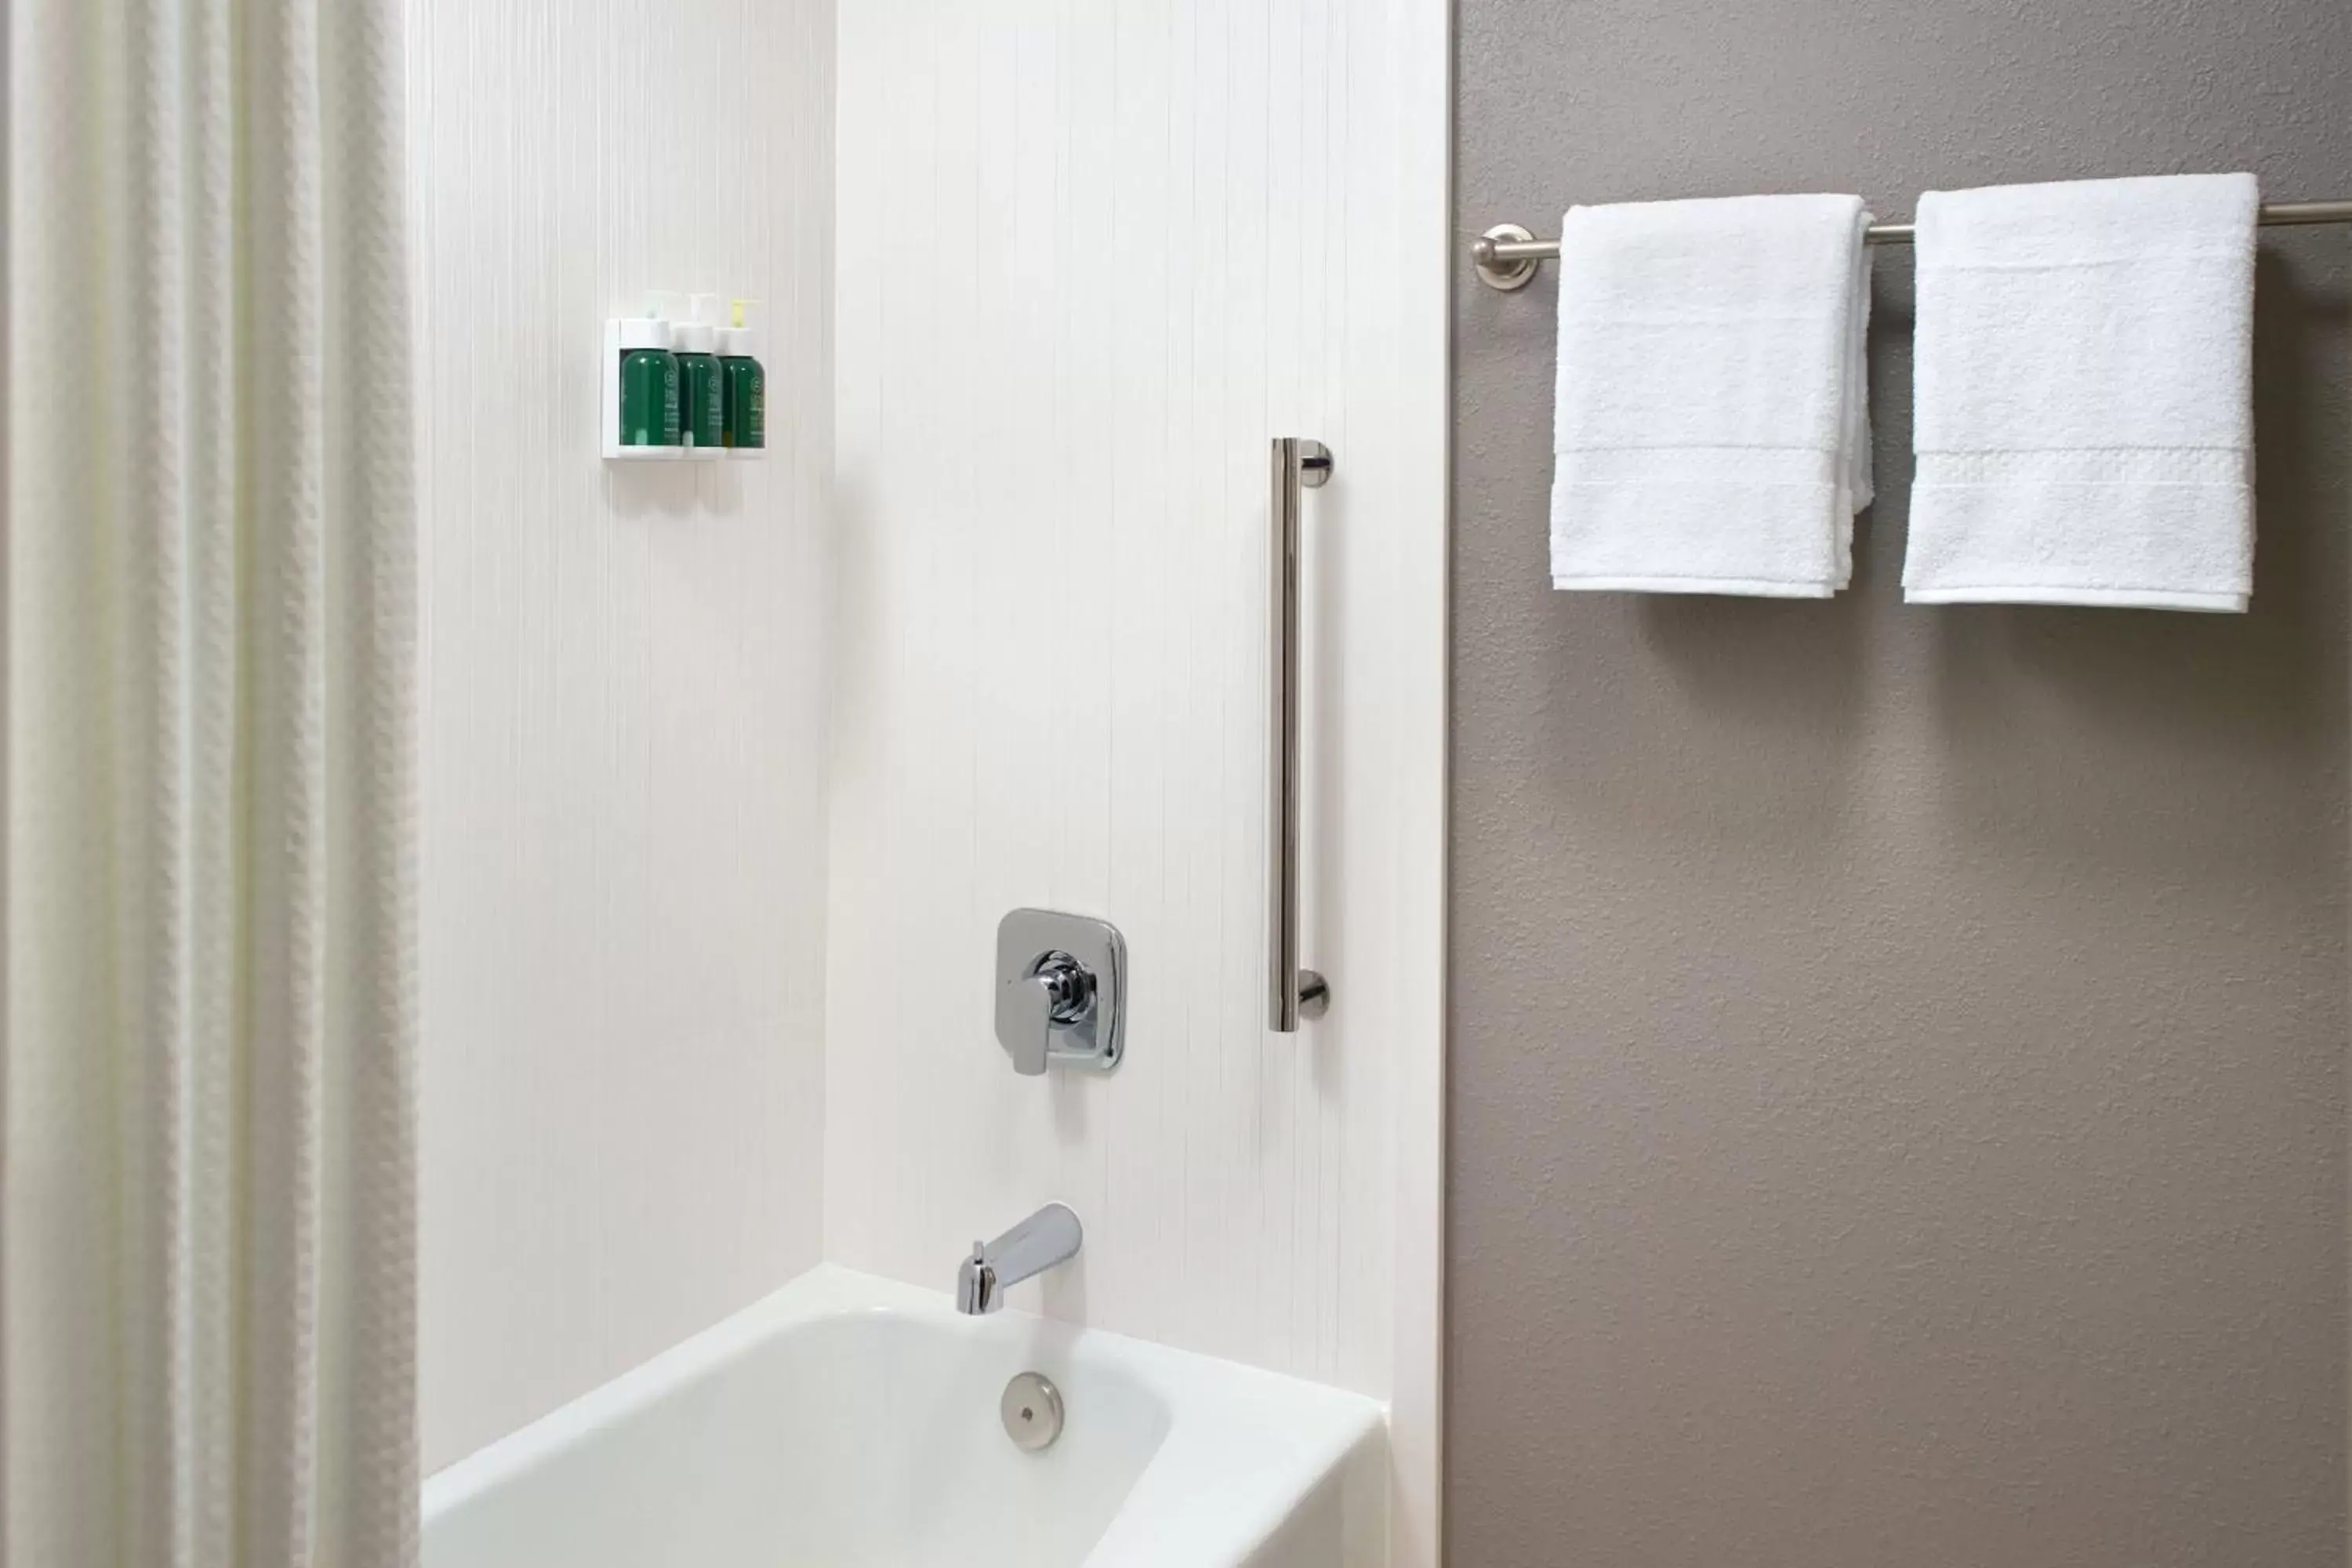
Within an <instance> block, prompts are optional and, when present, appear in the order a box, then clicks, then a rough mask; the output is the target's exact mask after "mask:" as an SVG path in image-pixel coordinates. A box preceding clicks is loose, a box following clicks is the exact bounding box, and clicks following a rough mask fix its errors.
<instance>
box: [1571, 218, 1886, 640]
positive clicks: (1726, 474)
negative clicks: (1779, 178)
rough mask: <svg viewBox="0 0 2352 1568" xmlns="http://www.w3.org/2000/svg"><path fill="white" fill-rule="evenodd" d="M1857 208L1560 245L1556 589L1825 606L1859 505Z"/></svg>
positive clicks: (1606, 228)
mask: <svg viewBox="0 0 2352 1568" xmlns="http://www.w3.org/2000/svg"><path fill="white" fill-rule="evenodd" d="M1869 226H1870V215H1869V214H1868V213H1866V212H1864V210H1863V205H1862V198H1861V197H1859V196H1843V195H1797V196H1734V197H1729V198H1727V199H1721V200H1712V201H1681V202H1642V203H1635V204H1630V205H1618V206H1598V207H1577V208H1574V209H1573V210H1571V211H1570V213H1569V215H1568V216H1567V217H1566V219H1565V220H1563V222H1562V223H1561V226H1560V244H1559V258H1560V277H1559V388H1558V395H1557V397H1556V400H1555V403H1554V411H1555V419H1556V421H1557V427H1556V431H1555V437H1554V441H1553V449H1554V451H1555V453H1556V455H1557V468H1556V470H1555V474H1554V480H1553V486H1552V510H1551V563H1552V586H1554V587H1555V588H1574V589H1586V590H1603V591H1610V590H1613V591H1624V592H1637V593H1657V594H1752V595H1769V596H1771V597H1775V598H1827V597H1828V596H1829V595H1832V594H1834V593H1836V592H1837V591H1838V590H1839V589H1841V588H1843V587H1844V586H1845V585H1846V582H1847V580H1848V579H1849V578H1850V577H1851V576H1852V575H1853V514H1854V513H1855V512H1856V511H1858V510H1861V509H1862V508H1863V507H1864V506H1866V505H1868V504H1869V501H1870V419H1869V405H1868V401H1867V399H1866V397H1865V395H1864V368H1863V338H1864V331H1865V330H1866V328H1867V326H1868V324H1869V313H1870V274H1869V260H1868V257H1867V253H1866V250H1865V247H1864V244H1863V233H1864V230H1865V229H1867V228H1868V227H1869Z"/></svg>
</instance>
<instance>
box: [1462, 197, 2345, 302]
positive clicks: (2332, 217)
mask: <svg viewBox="0 0 2352 1568" xmlns="http://www.w3.org/2000/svg"><path fill="white" fill-rule="evenodd" d="M2258 221H2260V222H2261V224H2262V226H2263V227H2264V228H2292V227H2296V226H2301V225H2303V224H2312V223H2352V202H2273V203H2271V204H2269V205H2265V206H2264V207H2263V210H2262V216H2261V218H2260V219H2259V220H2258ZM1915 237H1916V231H1915V230H1914V227H1913V226H1912V225H1910V224H1907V223H1874V224H1872V225H1871V226H1870V227H1869V229H1868V230H1866V231H1865V232H1864V235H1863V238H1864V240H1866V241H1867V242H1869V243H1870V244H1872V245H1908V244H1910V243H1911V241H1912V240H1913V239H1914V238H1915ZM1557 258H1559V241H1558V240H1556V239H1538V238H1537V237H1535V236H1534V235H1533V234H1531V233H1529V232H1528V230H1526V229H1524V228H1521V227H1520V226H1518V225H1517V224H1515V223H1498V224H1496V226H1494V227H1492V228H1490V229H1488V230H1487V231H1486V233H1484V234H1482V235H1480V236H1479V237H1477V238H1475V239H1474V240H1472V241H1471V242H1470V261H1471V265H1473V266H1474V267H1475V268H1477V269H1478V277H1479V279H1480V280H1481V281H1482V282H1484V283H1485V284H1486V287H1487V288H1489V289H1503V290H1505V291H1508V290H1510V289H1524V288H1526V287H1527V286H1528V284H1530V283H1532V282H1534V281H1535V277H1536V267H1537V264H1538V263H1539V262H1545V261H1551V260H1556V259H1557Z"/></svg>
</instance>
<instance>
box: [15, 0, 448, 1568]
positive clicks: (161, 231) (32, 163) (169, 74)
mask: <svg viewBox="0 0 2352 1568" xmlns="http://www.w3.org/2000/svg"><path fill="white" fill-rule="evenodd" d="M0 14H5V16H6V17H7V23H6V39H7V52H8V58H7V98H6V100H5V128H6V138H7V159H6V181H7V185H6V193H5V210H6V215H7V227H6V237H5V248H6V266H7V312H6V318H5V349H0V360H4V361H5V365H6V368H7V376H8V384H7V388H6V394H5V417H6V426H5V443H0V451H5V498H6V511H5V530H6V532H5V572H6V579H5V640H4V641H0V647H5V705H6V714H5V791H6V805H5V813H6V821H7V830H6V838H5V873H0V874H4V875H5V910H0V918H5V964H6V970H5V976H0V979H5V1040H0V1095H4V1096H5V1100H0V1118H5V1120H0V1444H4V1445H5V1447H0V1488H5V1495H0V1518H5V1525H0V1561H5V1568H97V1565H100V1564H104V1565H106V1568H146V1565H148V1564H172V1565H174V1568H178V1565H195V1568H378V1565H388V1564H399V1563H410V1562H413V1561H414V1559H415V1550H416V1548H415V1542H416V1526H415V1508H416V1495H417V1489H416V1474H415V1413H414V1410H415V1258H416V1247H415V1195H414V1187H415V1156H414V1147H415V1133H414V1126H413V1120H412V1109H411V1099H412V1097H411V1074H412V1062H413V1054H414V1053H413V1045H414V1034H415V941H414V934H413V918H414V917H413V909H414V899H413V895H412V890H411V881H412V865H413V858H412V855H411V847H410V841H411V837H412V823H413V816H414V813H413V808H412V795H413V793H414V773H415V769H414V763H413V761H412V735H413V731H414V725H413V723H412V706H413V696H412V692H413V680H412V671H411V650H412V645H413V625H412V623H413V619H414V597H415V566H414V545H415V528H414V521H413V518H412V515H411V512H412V506H411V492H410V474H409V460H410V459H409V447H410V410H409V403H410V381H409V366H408V335H409V323H408V315H407V304H406V286H405V279H406V268H407V260H406V255H405V245H404V221H403V215H402V205H403V203H402V188H401V181H402V171H401V166H400V150H401V147H402V137H401V129H400V123H399V119H400V104H401V92H402V81H401V70H402V66H401V47H400V45H401V26H402V18H401V15H400V9H399V6H398V5H397V3H396V0H9V4H7V5H6V6H5V13H0Z"/></svg>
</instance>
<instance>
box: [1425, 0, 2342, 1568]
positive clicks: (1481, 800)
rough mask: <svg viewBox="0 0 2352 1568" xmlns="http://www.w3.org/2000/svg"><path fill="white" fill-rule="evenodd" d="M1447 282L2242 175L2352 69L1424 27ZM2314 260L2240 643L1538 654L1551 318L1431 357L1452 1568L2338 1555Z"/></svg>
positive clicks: (2007, 28) (1820, 25) (1978, 44)
mask: <svg viewBox="0 0 2352 1568" xmlns="http://www.w3.org/2000/svg"><path fill="white" fill-rule="evenodd" d="M1460 25H1461V53H1460V66H1459V71H1460V87H1459V103H1458V114H1457V121H1456V124H1457V136H1458V139H1459V140H1458V162H1457V195H1456V221H1457V225H1458V226H1460V227H1461V228H1463V229H1464V230H1465V231H1468V232H1473V233H1475V231H1476V230H1478V229H1481V228H1484V227H1486V226H1487V225H1488V224H1491V223H1494V222H1496V221H1500V220H1504V219H1515V220H1517V221H1520V222H1523V223H1527V224H1528V225H1529V226H1533V227H1535V228H1536V229H1537V230H1538V232H1539V233H1544V234H1556V233H1558V232H1559V231H1558V228H1557V227H1556V225H1557V224H1558V222H1559V214H1560V212H1561V210H1562V209H1563V208H1564V207H1565V206H1567V205H1569V204H1570V203H1571V202H1575V201H1609V200H1625V199H1638V198H1653V197H1667V196H1682V195H1723V194H1730V193H1736V192H1744V191H1773V190H1790V191H1795V190H1809V189H1828V190H1853V191H1860V192H1862V193H1864V195H1867V196H1868V197H1870V198H1871V199H1872V200H1873V202H1874V204H1875V205H1876V207H1877V210H1878V211H1879V212H1880V213H1881V214H1882V215H1885V216H1898V215H1907V214H1908V212H1909V211H1910V209H1911V205H1912V203H1913V200H1914V199H1915V197H1916V193H1917V192H1918V191H1920V190H1922V189H1924V188H1931V187H1937V186H1958V185H1965V184H1986V183H1993V182H1999V181H2008V180H2027V179H2056V178H2069V177H2077V176H2091V175H2100V174H2147V173H2163V172H2168V171H2173V170H2206V169H2234V168H2251V169H2252V170H2254V171H2256V172H2257V173H2258V174H2260V175H2261V176H2262V177H2263V182H2264V184H2265V188H2266V191H2267V192H2268V194H2270V195H2272V196H2273V199H2292V198H2296V197H2306V198H2307V197H2315V196H2342V195H2352V190H2347V184H2352V117H2347V111H2346V100H2345V96H2344V94H2345V82H2346V80H2347V76H2352V8H2347V7H2346V6H2345V5H2343V4H2342V3H2341V0H2273V3H2271V4H2266V5H2260V6H2237V5H2169V4H2168V5H2143V4H2139V3H2137V0H2076V3H2069V4H2061V5H2024V4H2018V3H2015V0H1951V3H1948V4H1944V5H1935V6H1921V5H1907V4H1896V3H1894V0H1864V3H1859V4H1850V5H1849V4H1829V3H1826V0H1772V3H1770V4H1760V5H1719V4H1712V3H1706V0H1595V3H1593V4H1587V5H1576V6H1572V7H1562V6H1559V5H1555V4H1552V3H1551V0H1462V4H1461V5H1460ZM2347 252H2352V241H2347V234H2346V232H2345V231H2344V230H2342V229H2333V230H2307V231H2301V232H2294V233H2280V232H2273V233H2271V234H2269V235H2267V236H2266V237H2265V238H2264V241H2263V262H2262V266H2261V270H2260V290H2259V293H2260V309H2259V328H2258V331H2259V345H2258V350H2257V352H2258V356H2259V376H2260V389H2259V393H2258V399H2257V401H2258V409H2257V416H2258V422H2259V437H2258V438H2259V443H2260V453H2259V486H2260V497H2261V499H2260V506H2261V524H2260V543H2259V552H2258V554H2259V560H2258V565H2257V584H2256V592H2255V595H2254V600H2253V610H2252V614H2251V615H2250V616H2245V617H2243V618H2237V617H2210V618H2209V617H2200V616H2189V615H2159V614H2148V613H2143V612H2117V611H2097V610H2068V609H2036V608H1994V607H1963V608H1952V609H1906V608H1904V607H1903V605H1901V603H1900V602H1899V597H1900V595H1899V589H1898V587H1897V577H1898V575H1899V573H1900V570H1901V564H1902V557H1903V542H1904V523H1905V517H1904V507H1905V496H1906V484H1907V479H1908V472H1909V467H1910V464H1909V457H1908V451H1909V446H1910V421H1909V408H1908V390H1909V373H1910V363H1909V346H1910V332H1909V327H1910V321H1909V317H1910V302H1911V288H1910V284H1911V260H1910V258H1909V256H1908V254H1907V253H1906V252H1903V251H1900V250H1890V251H1886V252H1884V253H1882V254H1881V255H1880V256H1879V258H1878V284H1877V300H1878V307H1879V317H1878V321H1877V324H1876V330H1875V331H1874V351H1873V354H1872V376H1873V396H1874V401H1875V404H1876V409H1875V414H1876V432H1877V437H1878V443H1879V446H1878V451H1879V459H1878V472H1879V479H1880V486H1879V488H1880V493H1881V495H1882V497H1883V498H1884V499H1883V500H1882V501H1881V503H1880V505H1879V506H1878V508H1877V510H1876V512H1875V514H1874V516H1873V517H1871V518H1869V519H1868V520H1866V521H1865V522H1864V527H1863V529H1862V532H1861V545H1860V568H1859V572H1858V574H1857V578H1856V582H1855V584H1854V588H1853V591H1852V592H1850V593H1848V594H1847V595H1844V596H1843V597H1842V598H1840V599H1838V600H1836V601H1835V602H1833V603H1831V604H1827V605H1819V604H1768V603H1758V602H1738V601H1728V600H1708V599H1695V600H1686V601H1679V600H1672V599H1663V598H1662V599H1649V600H1643V599H1634V598H1630V597H1593V596H1577V595H1555V594H1553V593H1552V592H1550V591H1549V587H1548V585H1547V581H1546V569H1545V550H1546V546H1545V522H1546V498H1547V492H1548V486H1549V476H1550V472H1551V461H1550V453H1549V447H1550V442H1549V424H1550V416H1551V379H1550V378H1551V375H1552V334H1553V310H1552V307H1553V304H1554V300H1555V293H1554V282H1553V279H1551V278H1550V276H1549V268H1548V269H1547V276H1546V278H1545V279H1544V280H1543V281H1542V282H1541V283H1539V284H1538V285H1537V286H1536V287H1534V288H1531V289H1528V290H1527V291H1526V292H1524V293H1521V294H1517V295H1512V296H1504V295H1496V294H1493V293H1490V292H1488V291H1486V289H1481V288H1479V287H1478V286H1477V285H1476V283H1475V279H1471V278H1469V277H1468V276H1467V275H1466V273H1465V276H1464V277H1463V278H1462V279H1460V280H1459V281H1458V283H1457V292H1456V301H1455V322H1456V332H1457V335H1456V342H1455V354H1456V362H1457V370H1456V385H1455V390H1456V405H1455V442H1456V474H1455V489H1454V530H1455V546H1454V550H1455V553H1454V564H1455V583H1454V627H1455V634H1454V687H1453V702H1454V718H1455V727H1454V740H1453V763H1454V819H1453V820H1454V826H1453V856H1454V870H1453V875H1452V889H1453V892H1452V921H1453V927H1452V931H1453V934H1452V952H1453V958H1452V976H1451V987H1452V997H1453V1001H1452V1037H1451V1039H1452V1043H1451V1049H1452V1062H1453V1078H1452V1118H1451V1128H1450V1149H1451V1165H1452V1180H1451V1213H1450V1223H1451V1237H1452V1242H1451V1262H1452V1277H1451V1311H1452V1328H1453V1334H1452V1342H1453V1352H1452V1365H1451V1376H1452V1382H1451V1384H1450V1388H1449V1402H1450V1410H1451V1418H1450V1423H1449V1428H1448V1440H1449V1451H1448V1477H1449V1493H1448V1514H1447V1519H1448V1533H1449V1543H1450V1548H1451V1551H1450V1554H1449V1560H1450V1561H1453V1562H1455V1563H1464V1564H1476V1565H1479V1568H1511V1565H1517V1564H1528V1565H1533V1564H1550V1563H1607V1564H1610V1565H1611V1568H1638V1565H1642V1564H1662V1565H1663V1564H1674V1565H1676V1568H1686V1565H1689V1564H1696V1563H1749V1564H1807V1565H1813V1564H1830V1563H1836V1564H1846V1563H1854V1564H1861V1563H1871V1564H1880V1563H1912V1564H1921V1565H1928V1564H1937V1565H1940V1564H1954V1565H1957V1564H1963V1563H1966V1564H1983V1563H2032V1564H2037V1565H2042V1564H2116V1563H2166V1564H2184V1563H2215V1564H2224V1563H2227V1564H2252V1563H2264V1564H2288V1563H2294V1564H2316V1563H2340V1562H2341V1561H2342V1560H2343V1552H2344V1547H2343V1541H2342V1538H2341V1533H2340V1532H2341V1529H2342V1523H2343V1511H2344V1497H2345V1452H2344V1440H2345V1405H2346V1397H2345V1396H2346V1389H2345V1373H2344V1367H2345V1346H2346V1323H2345V1264H2346V1258H2345V1234H2346V1228H2345V1212H2344V1210H2345V1132H2346V1128H2345V1108H2344V1073H2345V1045H2346V988H2347V969H2346V911H2345V893H2346V864H2345V844H2346V839H2345V827H2346V825H2345V805H2346V763H2347V725H2346V681H2345V672H2346V668H2347V658H2346V651H2347V648H2346V640H2345V639H2346V629H2347V628H2346V598H2347V548H2346V539H2347V531H2348V530H2352V505H2347V493H2352V443H2347V388H2352V342H2347V271H2352V269H2347Z"/></svg>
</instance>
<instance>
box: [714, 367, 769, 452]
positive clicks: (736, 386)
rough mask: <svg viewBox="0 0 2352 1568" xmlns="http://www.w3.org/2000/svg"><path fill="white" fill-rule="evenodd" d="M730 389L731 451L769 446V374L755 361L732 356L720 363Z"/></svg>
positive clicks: (728, 438)
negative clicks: (733, 449) (740, 448)
mask: <svg viewBox="0 0 2352 1568" xmlns="http://www.w3.org/2000/svg"><path fill="white" fill-rule="evenodd" d="M719 367H720V372H721V375H720V379H721V380H722V381H723V382H724V383H725V385H726V403H727V406H726V415H725V425H726V437H725V439H726V442H727V445H729V446H730V447H764V446H766V445H767V444H768V373H767V371H766V370H764V369H763V368H761V364H760V362H759V361H758V360H755V359H745V358H742V357H740V356H731V357H730V358H727V359H723V360H721V361H719Z"/></svg>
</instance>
